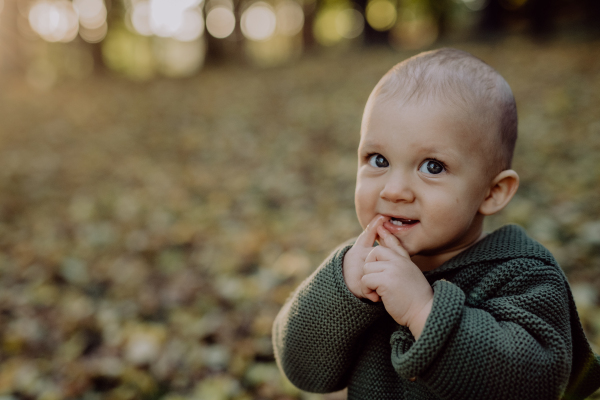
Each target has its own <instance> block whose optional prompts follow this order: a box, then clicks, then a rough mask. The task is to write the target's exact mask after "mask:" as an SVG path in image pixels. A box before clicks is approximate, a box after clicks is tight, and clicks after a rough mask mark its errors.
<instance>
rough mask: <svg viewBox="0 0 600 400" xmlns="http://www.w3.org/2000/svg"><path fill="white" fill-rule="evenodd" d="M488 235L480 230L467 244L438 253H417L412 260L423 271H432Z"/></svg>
mask: <svg viewBox="0 0 600 400" xmlns="http://www.w3.org/2000/svg"><path fill="white" fill-rule="evenodd" d="M486 236H487V233H485V232H483V231H480V232H479V235H478V236H476V237H475V239H474V240H472V241H470V242H469V243H467V244H466V245H463V246H460V247H455V248H452V249H450V250H447V251H443V252H441V253H437V254H431V255H421V254H417V255H414V256H412V257H411V258H410V259H411V260H412V262H413V263H415V265H416V266H417V267H419V269H420V270H421V271H432V270H434V269H436V268H438V267H439V266H440V265H442V264H443V263H445V262H446V261H448V260H449V259H451V258H452V257H454V256H455V255H457V254H459V253H461V252H463V251H465V250H466V249H468V248H469V247H471V246H473V245H474V244H475V243H477V242H479V241H480V240H481V239H483V238H484V237H486Z"/></svg>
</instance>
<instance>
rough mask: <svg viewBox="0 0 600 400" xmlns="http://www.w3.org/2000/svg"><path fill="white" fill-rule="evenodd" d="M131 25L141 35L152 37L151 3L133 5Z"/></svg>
mask: <svg viewBox="0 0 600 400" xmlns="http://www.w3.org/2000/svg"><path fill="white" fill-rule="evenodd" d="M131 24H132V25H133V28H134V29H135V30H136V32H137V33H139V34H140V35H143V36H151V35H152V28H151V27H150V3H148V2H147V1H140V2H139V3H135V4H134V5H133V10H132V11H131Z"/></svg>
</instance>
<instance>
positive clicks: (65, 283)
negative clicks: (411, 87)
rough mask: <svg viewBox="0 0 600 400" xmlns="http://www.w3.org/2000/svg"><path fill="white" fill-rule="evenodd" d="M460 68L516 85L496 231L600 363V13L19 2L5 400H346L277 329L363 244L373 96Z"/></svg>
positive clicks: (1, 132) (2, 26)
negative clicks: (400, 79)
mask: <svg viewBox="0 0 600 400" xmlns="http://www.w3.org/2000/svg"><path fill="white" fill-rule="evenodd" d="M440 46H453V47H457V48H461V49H464V50H467V51H469V52H471V53H473V54H474V55H476V56H478V57H480V58H482V59H483V60H484V61H486V62H488V63H489V64H491V65H492V66H493V67H495V68H496V69H497V70H498V71H499V72H500V73H501V74H502V75H503V76H504V77H505V78H506V79H507V81H508V82H509V84H510V85H511V86H512V88H513V91H514V93H515V96H516V99H517V103H518V107H519V114H520V132H519V134H520V138H519V141H518V144H517V153H516V156H515V162H514V168H515V169H516V170H517V171H518V172H519V174H520V176H521V178H522V185H521V188H520V189H519V192H518V194H517V196H516V198H515V199H514V200H513V201H512V203H511V204H510V205H509V207H508V208H507V209H506V210H505V211H503V212H502V213H501V214H500V215H497V216H494V217H493V218H491V219H489V221H487V222H488V227H487V228H488V229H490V230H491V229H494V228H496V227H498V226H500V225H502V224H505V223H518V224H520V225H522V226H524V227H525V228H527V230H528V231H529V232H530V234H531V235H532V236H534V237H535V238H536V239H538V240H540V241H541V242H542V243H544V244H545V245H546V246H547V247H548V248H549V249H550V250H551V251H552V252H553V254H554V255H555V256H556V258H557V259H558V260H559V262H560V263H561V265H562V267H563V269H564V270H565V272H566V274H567V276H568V277H569V279H570V281H571V283H572V286H573V291H574V294H575V296H576V302H577V305H578V309H579V312H580V315H581V317H582V321H583V323H584V328H585V330H586V332H587V335H588V337H589V339H590V341H591V343H592V345H593V346H594V349H595V351H596V352H597V353H598V352H600V308H599V306H598V290H599V288H600V201H599V200H600V195H599V193H600V192H599V190H598V188H599V186H600V185H599V184H600V163H599V157H598V154H600V113H599V111H598V110H599V109H600V2H599V1H597V0H446V1H442V0H440V1H435V0H299V1H297V0H265V1H251V0H205V1H201V0H149V1H144V0H122V1H121V0H106V1H103V0H73V1H72V2H71V1H67V0H39V1H36V0H0V250H1V251H0V399H1V400H17V399H40V400H42V399H43V400H55V399H85V400H98V399H111V400H112V399H114V400H120V399H123V400H128V399H164V400H176V399H201V400H204V399H206V400H209V399H210V400H213V399H214V400H222V399H223V400H224V399H237V400H242V399H244V400H249V399H279V400H284V399H312V400H317V399H341V398H344V394H343V393H338V394H333V395H325V396H324V395H316V394H308V393H301V392H300V391H298V390H297V389H295V388H294V387H293V386H292V385H291V384H290V383H289V382H287V381H286V380H285V379H284V378H283V377H282V376H281V374H280V373H279V371H278V370H277V367H276V365H275V362H274V358H273V350H272V346H271V326H272V322H273V319H274V317H275V315H276V314H277V312H278V310H279V308H280V307H281V305H282V304H283V302H284V301H285V299H286V298H287V296H288V295H289V293H290V292H291V291H292V290H293V289H294V288H295V287H296V286H297V285H298V284H299V283H300V282H301V281H302V280H303V279H304V278H305V277H306V276H308V275H309V274H310V273H311V271H313V270H314V269H315V268H316V267H317V266H318V265H319V263H320V262H321V260H323V259H324V258H325V257H326V256H327V254H328V253H329V252H330V251H331V250H332V249H333V248H334V247H335V246H336V245H338V244H339V243H341V242H342V241H345V240H346V239H348V238H351V237H353V236H355V235H357V234H358V233H359V232H360V227H359V225H358V222H357V220H356V216H355V213H354V205H353V192H354V180H355V169H356V155H355V153H356V147H357V144H358V139H359V138H358V134H359V127H360V119H361V114H362V109H363V107H364V104H365V102H366V99H367V97H368V95H369V93H370V91H371V89H372V88H373V86H374V85H375V83H376V82H377V81H378V80H379V78H380V77H381V76H382V75H383V74H384V73H385V72H386V71H387V70H388V69H389V68H390V67H391V66H393V65H394V64H396V63H397V62H399V61H402V60H403V59H405V58H407V57H409V56H411V55H414V54H416V53H417V52H418V51H421V50H426V49H431V48H436V47H440ZM594 398H597V399H600V393H597V394H596V395H595V397H594Z"/></svg>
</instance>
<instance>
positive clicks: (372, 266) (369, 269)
mask: <svg viewBox="0 0 600 400" xmlns="http://www.w3.org/2000/svg"><path fill="white" fill-rule="evenodd" d="M384 270H385V264H384V263H383V262H381V261H380V262H368V263H365V265H364V266H363V275H367V274H374V273H377V272H383V271H384Z"/></svg>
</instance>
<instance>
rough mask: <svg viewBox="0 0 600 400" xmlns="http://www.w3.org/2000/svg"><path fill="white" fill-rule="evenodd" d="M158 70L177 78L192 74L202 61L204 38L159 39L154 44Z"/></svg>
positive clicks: (204, 51)
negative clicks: (193, 39)
mask: <svg viewBox="0 0 600 400" xmlns="http://www.w3.org/2000/svg"><path fill="white" fill-rule="evenodd" d="M154 53H155V55H156V59H157V67H158V70H159V72H161V73H162V74H163V75H165V76H169V77H173V78H177V77H184V76H191V75H194V74H195V73H196V72H197V71H198V70H199V69H200V67H201V66H202V64H203V63H204V56H205V54H206V45H205V41H204V40H195V41H184V42H182V41H180V40H175V39H171V38H167V39H161V40H159V41H157V42H156V43H155V45H154Z"/></svg>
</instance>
